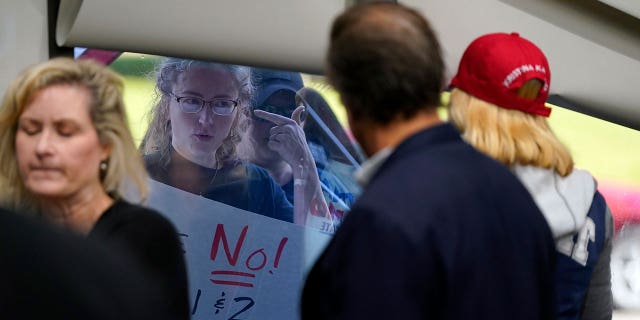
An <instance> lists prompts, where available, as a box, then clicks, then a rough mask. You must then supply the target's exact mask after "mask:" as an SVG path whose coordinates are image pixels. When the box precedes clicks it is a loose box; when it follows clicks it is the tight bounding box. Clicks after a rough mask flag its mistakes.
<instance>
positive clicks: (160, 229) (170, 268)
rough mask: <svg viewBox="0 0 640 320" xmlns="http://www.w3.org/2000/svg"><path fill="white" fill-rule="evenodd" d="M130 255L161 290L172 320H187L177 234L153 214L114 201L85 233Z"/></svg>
mask: <svg viewBox="0 0 640 320" xmlns="http://www.w3.org/2000/svg"><path fill="white" fill-rule="evenodd" d="M89 238H95V239H98V240H99V241H101V242H106V243H107V244H108V245H112V246H117V247H118V249H119V250H121V251H124V252H125V254H128V255H130V256H131V257H132V258H133V259H134V260H135V261H138V262H139V263H140V264H141V266H142V267H143V268H144V270H146V271H147V272H149V273H150V274H151V275H152V277H154V278H155V280H156V281H157V282H158V284H159V285H160V287H162V288H164V289H165V291H166V292H165V297H164V299H166V300H165V301H166V304H167V305H168V306H169V309H170V310H171V313H172V316H173V317H172V318H175V319H189V313H190V312H189V296H188V282H187V271H186V266H185V261H184V253H183V250H182V245H181V242H180V239H179V238H178V233H177V231H176V229H175V227H174V226H173V224H171V222H169V220H167V219H166V218H165V217H163V216H162V215H161V214H160V213H158V212H157V211H154V210H152V209H149V208H145V207H142V206H138V205H134V204H131V203H128V202H126V201H123V200H117V201H115V202H114V203H113V205H112V206H111V207H109V208H108V209H107V211H105V212H104V213H103V214H102V216H101V217H100V218H99V219H98V221H97V222H96V224H95V226H94V227H93V229H92V230H91V232H90V233H89Z"/></svg>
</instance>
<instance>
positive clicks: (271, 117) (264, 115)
mask: <svg viewBox="0 0 640 320" xmlns="http://www.w3.org/2000/svg"><path fill="white" fill-rule="evenodd" d="M253 114H254V115H255V116H256V117H258V118H260V119H264V120H267V121H270V122H273V123H274V124H276V125H278V126H282V125H286V124H296V122H295V121H293V120H291V119H289V118H287V117H285V116H281V115H279V114H275V113H271V112H267V111H264V110H259V109H256V110H253Z"/></svg>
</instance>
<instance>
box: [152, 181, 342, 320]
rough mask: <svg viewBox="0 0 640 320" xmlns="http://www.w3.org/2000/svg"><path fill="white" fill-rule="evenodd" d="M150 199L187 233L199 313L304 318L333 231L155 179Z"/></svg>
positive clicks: (214, 316) (184, 237)
mask: <svg viewBox="0 0 640 320" xmlns="http://www.w3.org/2000/svg"><path fill="white" fill-rule="evenodd" d="M150 187H151V194H150V197H149V202H148V205H149V206H150V207H152V208H155V209H156V210H158V211H160V212H161V213H163V214H164V215H165V216H166V217H168V218H169V220H171V222H173V224H174V225H175V226H176V228H177V229H178V232H179V233H180V236H181V240H182V243H183V245H184V250H185V258H186V261H187V270H188V276H189V286H190V287H189V290H190V301H191V311H192V318H193V319H194V320H197V319H224V320H231V319H248V320H250V319H297V318H299V310H298V306H299V304H300V293H301V289H302V286H303V281H304V277H305V275H306V273H307V272H308V271H309V269H310V267H311V265H312V264H313V262H314V261H315V259H316V258H317V256H318V255H319V254H320V253H321V251H322V249H323V248H324V246H325V245H326V244H327V243H328V241H329V239H330V235H327V234H324V233H321V232H320V231H318V230H316V229H312V228H305V227H302V226H298V225H294V224H292V223H289V222H284V221H280V220H276V219H272V218H269V217H265V216H261V215H258V214H255V213H251V212H248V211H244V210H241V209H237V208H234V207H231V206H228V205H225V204H222V203H219V202H216V201H212V200H209V199H206V198H204V197H201V196H198V195H195V194H191V193H188V192H185V191H182V190H179V189H176V188H173V187H171V186H168V185H165V184H162V183H159V182H156V181H153V180H150Z"/></svg>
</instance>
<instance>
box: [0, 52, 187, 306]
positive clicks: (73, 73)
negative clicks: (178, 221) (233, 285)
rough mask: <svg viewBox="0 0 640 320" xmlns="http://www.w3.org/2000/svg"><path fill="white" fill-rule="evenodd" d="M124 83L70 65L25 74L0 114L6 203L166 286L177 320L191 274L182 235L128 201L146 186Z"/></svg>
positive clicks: (58, 62) (0, 180)
mask: <svg viewBox="0 0 640 320" xmlns="http://www.w3.org/2000/svg"><path fill="white" fill-rule="evenodd" d="M122 86H123V83H122V80H121V79H120V78H119V77H118V76H117V75H116V74H115V73H113V72H111V71H109V70H108V69H106V68H105V67H104V66H102V65H100V64H98V63H96V62H92V61H74V60H72V59H68V58H57V59H53V60H50V61H47V62H44V63H41V64H37V65H34V66H32V67H30V68H28V69H27V70H25V71H24V72H23V73H22V74H20V75H19V76H18V78H17V79H16V80H15V81H14V82H13V83H12V84H11V86H10V87H9V89H8V90H7V92H6V94H5V97H4V100H3V102H2V107H1V108H0V150H1V152H0V166H1V167H2V168H3V170H2V172H1V173H0V186H1V188H2V189H1V190H2V191H3V192H4V194H3V200H4V205H5V206H8V207H10V208H13V209H16V210H19V211H25V210H26V211H30V212H33V213H34V214H37V215H40V216H42V217H44V218H46V219H47V220H50V221H52V222H53V223H55V224H59V225H62V226H64V227H67V228H69V229H71V230H74V231H75V232H77V233H79V234H81V235H84V236H86V237H88V238H95V239H99V240H100V241H102V242H105V243H108V244H109V245H112V246H114V248H117V250H121V251H124V252H125V254H128V255H130V256H132V257H133V258H134V259H136V260H137V261H138V262H139V263H140V265H141V266H142V267H143V268H145V270H146V271H148V272H149V273H150V274H151V275H152V276H154V277H155V279H156V281H158V282H159V283H160V284H161V287H162V288H164V289H165V292H158V296H159V297H162V299H164V300H163V301H164V303H165V304H167V305H169V306H170V308H171V310H172V313H173V315H174V316H175V317H176V318H181V319H187V318H188V317H189V306H188V294H187V277H186V269H185V264H184V257H183V254H182V251H181V247H180V242H179V239H178V237H177V233H176V231H175V228H174V227H173V225H172V224H171V223H170V222H169V221H168V220H166V219H165V218H164V217H163V216H161V215H160V214H159V213H157V212H155V211H153V210H150V209H148V208H145V207H142V206H139V205H136V204H132V203H131V202H129V201H127V200H126V199H125V198H124V194H125V193H128V192H127V186H130V185H134V186H135V187H136V189H137V191H138V194H139V195H140V196H141V198H143V199H144V198H145V197H146V194H147V187H146V184H145V183H146V173H145V170H144V165H143V163H142V160H141V158H140V156H139V154H138V152H137V150H136V147H135V144H134V142H133V139H132V137H131V133H130V131H129V129H128V126H127V121H126V113H125V106H124V103H123V100H122ZM70 263H73V262H72V261H71V262H70Z"/></svg>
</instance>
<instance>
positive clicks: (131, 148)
mask: <svg viewBox="0 0 640 320" xmlns="http://www.w3.org/2000/svg"><path fill="white" fill-rule="evenodd" d="M55 85H71V86H78V87H82V88H86V89H87V91H88V92H89V96H90V102H89V106H88V108H89V109H88V111H89V116H90V118H91V120H92V123H93V126H94V127H95V130H96V133H97V135H98V139H99V141H100V143H101V144H102V145H105V146H110V149H111V154H110V156H109V158H108V160H107V169H106V172H103V173H99V172H96V174H100V176H101V183H102V187H103V188H104V190H105V192H107V193H108V194H109V195H110V196H112V197H114V198H116V199H118V198H120V197H123V196H124V195H125V194H128V188H127V185H126V183H127V182H131V183H133V184H134V186H135V187H136V189H137V191H138V195H139V197H140V198H141V199H142V200H143V201H144V200H145V199H146V197H147V193H148V187H147V173H146V170H145V167H144V163H143V162H142V158H141V157H140V156H139V154H138V150H137V148H136V145H135V143H134V141H133V137H132V135H131V131H130V130H129V126H128V122H127V116H126V110H125V105H124V101H123V99H122V90H123V82H122V79H121V78H120V77H119V76H118V75H117V74H116V73H114V72H113V71H111V70H109V69H107V68H106V67H104V66H103V65H101V64H99V63H97V62H94V61H90V60H81V61H75V60H73V59H70V58H55V59H52V60H49V61H46V62H43V63H40V64H36V65H33V66H31V67H29V68H28V69H26V70H25V71H24V72H22V73H21V74H20V75H19V76H18V78H16V79H15V80H14V81H13V83H12V84H11V85H10V86H9V88H8V90H7V92H6V93H5V96H4V99H3V101H2V107H1V108H0V167H2V168H3V170H2V172H1V173H0V190H2V192H3V193H4V194H3V199H2V200H3V201H4V204H5V205H7V206H9V207H11V208H16V209H18V208H19V209H24V210H34V211H35V210H37V199H36V198H35V197H34V196H33V195H32V194H30V193H29V191H28V190H27V189H26V187H25V186H24V184H23V181H22V179H21V177H20V175H19V173H18V163H17V160H16V148H15V147H16V146H15V139H16V131H17V128H18V119H19V117H20V115H21V114H22V112H23V111H24V109H25V108H26V106H27V105H28V104H29V103H31V101H32V100H33V99H34V98H35V96H36V95H37V93H38V92H40V91H41V90H43V89H45V88H48V87H51V86H55Z"/></svg>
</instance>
